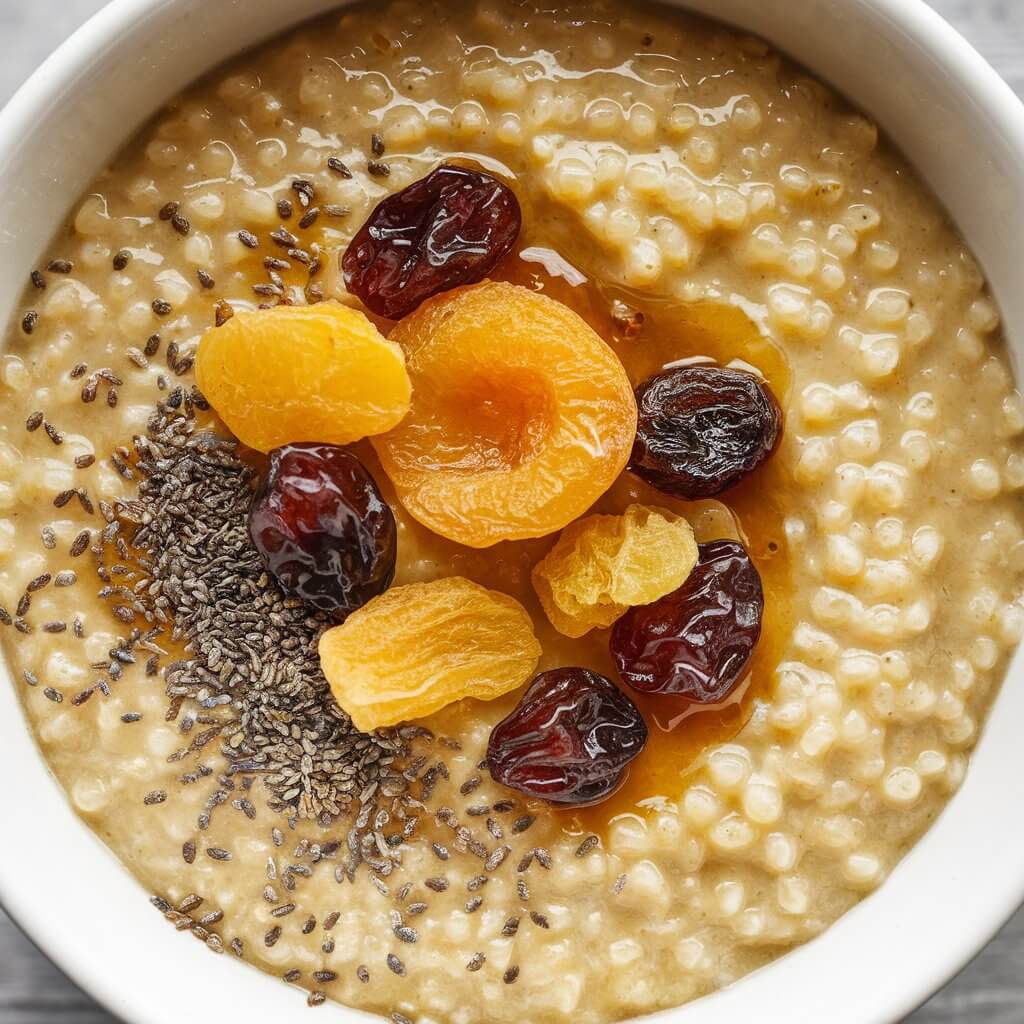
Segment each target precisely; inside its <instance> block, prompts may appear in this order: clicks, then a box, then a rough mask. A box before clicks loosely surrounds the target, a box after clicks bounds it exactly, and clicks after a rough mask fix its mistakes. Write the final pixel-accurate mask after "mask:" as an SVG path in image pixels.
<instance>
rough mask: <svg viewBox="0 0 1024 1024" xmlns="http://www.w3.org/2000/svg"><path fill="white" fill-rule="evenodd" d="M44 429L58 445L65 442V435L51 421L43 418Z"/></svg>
mask: <svg viewBox="0 0 1024 1024" xmlns="http://www.w3.org/2000/svg"><path fill="white" fill-rule="evenodd" d="M43 430H45V431H46V436H47V437H48V438H49V439H50V440H51V441H52V442H53V443H54V444H56V445H61V444H63V443H64V435H63V434H62V433H61V432H60V431H59V430H58V429H57V428H56V427H55V426H54V425H53V424H52V423H51V422H50V421H49V420H43Z"/></svg>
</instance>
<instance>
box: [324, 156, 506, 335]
mask: <svg viewBox="0 0 1024 1024" xmlns="http://www.w3.org/2000/svg"><path fill="white" fill-rule="evenodd" d="M521 225H522V214H521V212H520V209H519V201H518V200H517V199H516V197H515V193H514V192H512V190H511V189H510V188H509V187H508V186H507V185H504V184H502V182H500V181H498V179H497V178H495V177H493V176H492V175H490V174H487V173H485V172H484V171H472V170H469V169H468V168H465V167H453V166H449V165H447V164H445V165H442V166H441V167H438V168H437V170H435V171H432V172H431V173H430V174H428V175H427V176H426V177H425V178H422V179H420V180H419V181H415V182H413V183H412V184H411V185H409V186H408V187H407V188H404V189H402V191H401V192H396V193H395V194H394V195H390V196H388V197H387V198H386V199H383V200H382V201H381V202H380V203H378V205H377V206H376V208H375V209H374V211H373V212H372V213H371V214H370V217H369V219H368V220H367V221H366V223H365V224H364V225H363V226H362V227H361V228H360V229H359V231H358V232H356V236H355V238H353V239H352V242H351V244H350V245H349V247H348V249H347V250H346V251H345V254H344V256H342V259H341V269H342V271H343V273H344V276H345V287H346V288H348V290H349V291H350V292H351V293H352V294H353V295H357V296H358V297H359V298H360V299H362V301H363V302H364V303H365V304H366V306H367V307H368V308H369V309H371V310H372V311H373V312H374V313H376V314H377V315H378V316H386V317H389V318H390V319H392V320H398V319H400V318H401V317H403V316H406V315H407V314H409V313H411V312H412V311H413V310H414V309H415V308H416V307H417V306H418V305H419V304H420V303H421V302H423V300H424V299H429V298H430V296H432V295H437V294H438V292H443V291H447V290H448V289H450V288H456V287H458V286H459V285H464V284H475V283H476V282H477V281H481V280H483V279H484V278H485V277H486V276H487V275H488V274H489V273H490V272H491V271H492V270H493V269H494V267H495V266H496V265H497V263H498V260H500V259H501V257H502V256H504V255H505V253H507V252H508V251H509V249H511V248H512V245H513V243H514V242H515V240H516V238H517V237H518V235H519V228H520V226H521Z"/></svg>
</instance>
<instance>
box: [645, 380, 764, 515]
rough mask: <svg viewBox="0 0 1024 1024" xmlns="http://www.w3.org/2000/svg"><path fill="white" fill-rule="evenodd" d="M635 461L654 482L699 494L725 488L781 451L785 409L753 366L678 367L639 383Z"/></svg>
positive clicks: (674, 491)
mask: <svg viewBox="0 0 1024 1024" xmlns="http://www.w3.org/2000/svg"><path fill="white" fill-rule="evenodd" d="M636 398H637V412H638V417H639V418H638V423H637V432H636V441H635V442H634V444H633V453H632V455H631V457H630V460H629V468H630V469H631V470H632V471H633V472H634V473H636V475H637V476H639V477H640V478H641V479H643V480H646V481H647V483H649V484H650V485H651V486H652V487H657V488H658V490H659V491H662V492H664V493H665V494H671V495H674V496H675V497H677V498H687V499H690V500H694V499H697V498H710V497H712V496H714V495H716V494H721V493H722V491H725V490H727V489H728V488H730V487H732V486H733V485H734V484H737V483H739V481H740V480H742V479H743V477H745V476H746V475H747V474H748V473H750V472H752V471H753V470H755V469H757V467H758V466H760V465H761V463H763V462H764V461H765V459H767V458H768V456H769V455H771V454H772V452H773V451H774V450H775V446H776V445H777V444H778V441H779V436H780V435H781V433H782V412H781V410H780V409H779V404H778V402H776V400H775V396H774V395H773V394H772V393H771V391H769V390H768V388H767V386H766V385H765V384H764V383H763V382H762V381H761V380H760V379H759V378H758V377H755V376H754V375H753V374H752V373H746V372H745V371H743V370H734V369H731V368H729V367H724V366H705V365H696V366H677V367H674V368H672V369H668V370H664V371H662V372H661V373H658V374H655V376H653V377H651V378H650V379H648V380H646V381H644V383H643V384H641V385H640V386H639V387H638V388H637V390H636Z"/></svg>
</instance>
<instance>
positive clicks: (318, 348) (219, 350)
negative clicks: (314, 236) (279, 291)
mask: <svg viewBox="0 0 1024 1024" xmlns="http://www.w3.org/2000/svg"><path fill="white" fill-rule="evenodd" d="M196 381H197V382H198V384H199V388H200V390H201V391H202V392H203V394H204V395H205V396H206V398H207V400H208V401H209V402H210V404H211V405H212V406H213V408H214V410H215V411H216V412H217V414H218V415H219V416H220V418H221V419H222V420H223V421H224V423H225V424H226V425H227V426H228V428H229V429H230V430H231V431H232V432H233V433H234V434H235V436H236V437H237V438H238V439H239V440H240V441H242V442H243V443H244V444H247V445H248V446H249V447H250V448H255V449H257V450H258V451H263V452H266V451H270V449H272V448H278V447H280V446H281V445H284V444H293V443H295V442H299V441H320V442H322V443H326V444H351V443H352V442H353V441H358V440H359V439H360V438H363V437H366V436H368V435H370V434H379V433H382V432H383V431H385V430H390V429H391V428H392V427H393V426H395V424H396V423H398V422H399V421H400V420H401V419H402V417H403V416H404V415H405V414H406V412H407V411H408V409H409V396H410V390H411V388H410V383H409V375H408V374H407V373H406V370H405V357H404V356H403V354H402V350H401V348H399V346H398V345H396V344H394V342H391V341H388V340H387V339H386V338H385V337H384V336H383V335H381V334H380V333H379V332H378V330H377V328H376V327H374V325H373V324H372V323H371V322H370V321H369V320H368V319H367V318H366V316H364V314H362V313H360V312H359V311H358V310H356V309H352V308H350V307H348V306H344V305H342V304H341V303H338V302H324V303H319V304H318V305H316V306H275V307H274V308H273V309H264V310H258V311H251V312H240V313H237V314H235V316H233V317H232V318H231V319H230V320H228V321H227V323H225V324H224V325H223V326H222V327H213V328H211V329H210V330H208V331H207V332H206V334H204V335H203V338H202V340H201V341H200V343H199V350H198V352H197V354H196Z"/></svg>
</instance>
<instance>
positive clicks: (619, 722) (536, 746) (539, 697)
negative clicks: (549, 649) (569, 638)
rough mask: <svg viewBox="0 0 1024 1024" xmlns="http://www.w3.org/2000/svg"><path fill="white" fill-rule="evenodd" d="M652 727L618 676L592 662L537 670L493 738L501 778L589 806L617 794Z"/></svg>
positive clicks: (491, 759) (491, 756)
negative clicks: (595, 667)
mask: <svg viewBox="0 0 1024 1024" xmlns="http://www.w3.org/2000/svg"><path fill="white" fill-rule="evenodd" d="M646 742H647V726H646V725H645V724H644V720H643V717H642V716H641V714H640V711H639V709H638V708H637V706H636V705H635V704H634V703H633V702H632V701H631V700H630V699H629V697H627V696H626V695H625V694H624V693H623V692H622V691H621V690H620V689H619V688H618V687H617V686H616V685H615V684H614V683H612V682H611V681H610V680H608V679H606V678H605V677H604V676H602V675H599V674H598V673H597V672H591V671H590V670H589V669H585V668H557V669H552V670H550V671H548V672H541V673H540V674H539V675H537V676H534V679H533V682H531V683H530V686H529V688H528V689H527V691H526V693H525V694H524V695H523V699H522V700H521V701H520V702H519V704H518V705H517V706H516V708H515V710H514V711H513V712H512V713H511V714H510V715H509V716H508V717H507V718H504V719H503V720H502V721H500V722H499V723H498V724H497V725H496V726H495V727H494V729H493V731H492V732H491V738H490V741H489V742H488V744H487V763H488V766H489V767H490V771H491V775H492V776H493V778H494V779H495V780H496V781H498V782H500V783H502V785H505V786H509V787H511V788H512V789H517V790H519V791H520V792H521V793H525V794H527V796H532V797H540V798H542V799H544V800H549V801H550V802H552V803H557V804H572V805H576V806H581V805H584V804H592V803H596V802H597V801H599V800H603V799H604V798H605V797H606V796H609V795H610V794H612V793H614V792H615V790H616V789H618V788H619V786H620V785H621V784H622V781H623V779H624V778H625V773H626V766H627V765H628V764H629V762H630V761H632V760H633V758H634V757H636V756H637V754H639V753H640V751H641V750H643V748H644V744H645V743H646Z"/></svg>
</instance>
